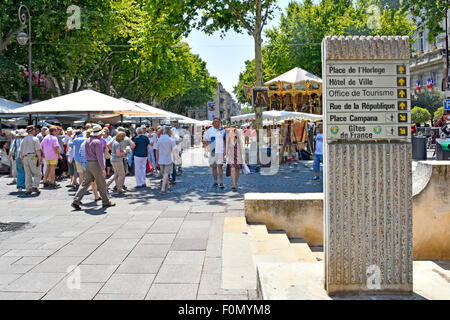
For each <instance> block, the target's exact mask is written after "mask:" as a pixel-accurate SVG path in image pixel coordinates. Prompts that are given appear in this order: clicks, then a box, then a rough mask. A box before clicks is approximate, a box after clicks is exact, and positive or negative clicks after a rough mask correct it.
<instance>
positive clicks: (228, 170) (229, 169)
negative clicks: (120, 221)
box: [225, 164, 231, 177]
mask: <svg viewBox="0 0 450 320" xmlns="http://www.w3.org/2000/svg"><path fill="white" fill-rule="evenodd" d="M225 175H226V176H227V177H231V165H230V164H227V170H226V172H225Z"/></svg>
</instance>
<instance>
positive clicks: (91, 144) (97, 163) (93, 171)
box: [72, 124, 115, 210]
mask: <svg viewBox="0 0 450 320" xmlns="http://www.w3.org/2000/svg"><path fill="white" fill-rule="evenodd" d="M89 132H90V138H89V139H88V140H87V141H86V146H85V149H86V160H87V161H86V174H85V177H84V180H83V184H82V185H81V187H80V189H79V190H78V192H77V194H76V195H75V198H74V200H73V202H72V207H73V208H74V209H75V210H80V209H81V207H80V204H81V199H83V197H84V195H85V194H86V192H87V190H88V189H89V186H90V185H91V183H92V182H94V181H95V182H96V184H97V188H98V192H99V193H100V196H101V198H102V204H103V208H106V207H113V206H115V204H114V203H112V202H111V201H109V198H108V192H107V188H106V181H105V177H106V171H105V162H104V161H103V153H104V151H103V145H102V142H101V141H100V137H101V135H102V134H103V130H102V127H101V126H100V125H98V124H95V125H93V126H92V129H89Z"/></svg>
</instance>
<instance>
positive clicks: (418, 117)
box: [411, 106, 431, 123]
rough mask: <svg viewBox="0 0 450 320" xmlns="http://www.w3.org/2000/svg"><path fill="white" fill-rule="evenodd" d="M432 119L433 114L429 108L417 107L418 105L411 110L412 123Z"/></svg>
mask: <svg viewBox="0 0 450 320" xmlns="http://www.w3.org/2000/svg"><path fill="white" fill-rule="evenodd" d="M430 119H431V114H430V112H429V111H428V110H427V109H425V108H421V107H417V106H416V107H414V108H412V110H411V122H412V123H423V122H427V121H430Z"/></svg>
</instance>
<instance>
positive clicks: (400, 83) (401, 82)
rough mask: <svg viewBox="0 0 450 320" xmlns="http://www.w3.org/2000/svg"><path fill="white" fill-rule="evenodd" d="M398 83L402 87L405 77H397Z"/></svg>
mask: <svg viewBox="0 0 450 320" xmlns="http://www.w3.org/2000/svg"><path fill="white" fill-rule="evenodd" d="M398 84H399V85H400V86H402V87H403V86H404V85H405V84H406V80H405V78H399V79H398Z"/></svg>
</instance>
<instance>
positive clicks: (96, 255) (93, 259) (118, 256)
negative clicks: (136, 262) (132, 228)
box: [83, 249, 129, 265]
mask: <svg viewBox="0 0 450 320" xmlns="http://www.w3.org/2000/svg"><path fill="white" fill-rule="evenodd" d="M128 254H129V251H128V250H100V249H98V250H97V251H94V252H93V253H92V254H91V255H90V256H89V257H87V259H86V260H84V261H83V264H102V265H103V264H109V265H115V264H121V263H122V261H123V260H125V257H126V256H127V255H128Z"/></svg>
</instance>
